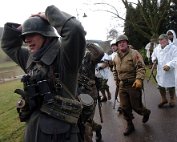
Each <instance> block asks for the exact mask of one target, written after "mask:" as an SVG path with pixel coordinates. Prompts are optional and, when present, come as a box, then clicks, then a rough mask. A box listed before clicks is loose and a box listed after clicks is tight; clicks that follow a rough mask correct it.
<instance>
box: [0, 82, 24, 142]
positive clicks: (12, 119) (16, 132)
mask: <svg viewBox="0 0 177 142" xmlns="http://www.w3.org/2000/svg"><path fill="white" fill-rule="evenodd" d="M21 87H22V84H21V82H20V81H19V80H15V81H11V82H7V83H4V84H0V101H1V102H0V142H22V137H23V133H24V123H21V122H20V121H19V119H18V114H17V111H16V102H17V101H18V100H19V98H20V96H19V95H17V94H15V93H13V92H14V90H15V89H16V88H21Z"/></svg>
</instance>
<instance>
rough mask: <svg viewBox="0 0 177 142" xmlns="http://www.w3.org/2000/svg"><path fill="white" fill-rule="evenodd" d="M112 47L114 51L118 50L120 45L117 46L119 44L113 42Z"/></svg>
mask: <svg viewBox="0 0 177 142" xmlns="http://www.w3.org/2000/svg"><path fill="white" fill-rule="evenodd" d="M111 48H112V51H113V52H116V51H117V48H118V47H117V45H115V44H113V45H112V46H111Z"/></svg>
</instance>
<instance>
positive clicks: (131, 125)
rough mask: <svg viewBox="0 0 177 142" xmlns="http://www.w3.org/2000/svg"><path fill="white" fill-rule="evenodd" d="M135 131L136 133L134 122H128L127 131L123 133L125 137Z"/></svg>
mask: <svg viewBox="0 0 177 142" xmlns="http://www.w3.org/2000/svg"><path fill="white" fill-rule="evenodd" d="M134 131H135V127H134V125H133V122H132V121H127V128H126V129H125V132H124V133H123V134H124V136H128V135H130V134H131V133H132V132H134Z"/></svg>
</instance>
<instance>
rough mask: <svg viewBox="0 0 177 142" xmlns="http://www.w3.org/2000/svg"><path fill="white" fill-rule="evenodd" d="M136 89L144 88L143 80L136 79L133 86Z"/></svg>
mask: <svg viewBox="0 0 177 142" xmlns="http://www.w3.org/2000/svg"><path fill="white" fill-rule="evenodd" d="M132 87H133V88H135V89H141V88H142V87H143V82H142V80H141V79H136V80H135V82H134V83H133V85H132Z"/></svg>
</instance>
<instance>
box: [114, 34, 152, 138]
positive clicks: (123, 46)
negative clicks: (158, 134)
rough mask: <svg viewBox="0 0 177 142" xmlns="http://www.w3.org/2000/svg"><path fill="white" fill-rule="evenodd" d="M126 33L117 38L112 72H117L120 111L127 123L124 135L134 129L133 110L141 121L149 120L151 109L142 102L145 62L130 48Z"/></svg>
mask: <svg viewBox="0 0 177 142" xmlns="http://www.w3.org/2000/svg"><path fill="white" fill-rule="evenodd" d="M128 43H129V40H128V37H127V36H126V35H120V36H118V38H117V41H116V45H117V46H118V52H117V54H116V56H115V58H114V59H113V64H114V65H115V69H116V70H115V71H114V74H115V75H116V74H117V77H118V80H119V97H120V102H121V107H122V113H123V116H124V119H125V120H126V123H127V128H126V129H125V131H124V133H123V134H124V136H128V135H130V134H131V133H132V132H133V131H135V127H134V124H133V121H132V120H133V119H134V117H133V113H132V110H134V111H135V112H136V113H138V114H139V115H142V116H143V119H142V122H143V123H146V122H147V121H148V120H149V116H150V113H151V111H150V110H149V109H147V108H145V106H144V105H143V103H142V88H143V80H144V78H145V71H146V70H145V64H144V61H143V58H142V56H141V55H140V53H139V52H138V51H137V50H134V49H132V48H131V47H130V46H129V45H128Z"/></svg>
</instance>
